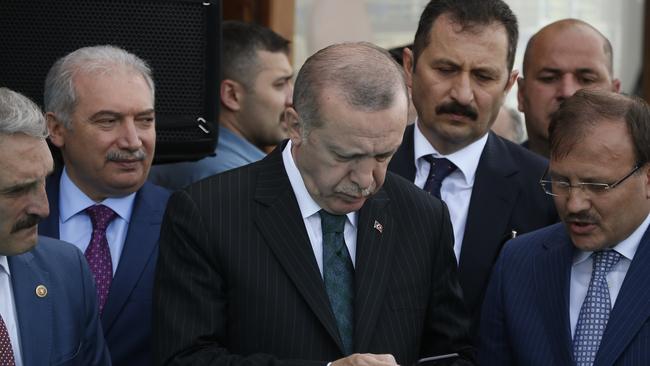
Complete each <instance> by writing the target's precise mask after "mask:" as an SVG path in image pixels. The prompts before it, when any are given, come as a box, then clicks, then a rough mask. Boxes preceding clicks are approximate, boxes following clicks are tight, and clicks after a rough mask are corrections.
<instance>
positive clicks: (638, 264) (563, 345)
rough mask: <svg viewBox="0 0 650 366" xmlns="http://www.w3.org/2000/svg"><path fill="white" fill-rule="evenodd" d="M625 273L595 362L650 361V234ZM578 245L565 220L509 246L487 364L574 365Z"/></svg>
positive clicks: (484, 341)
mask: <svg viewBox="0 0 650 366" xmlns="http://www.w3.org/2000/svg"><path fill="white" fill-rule="evenodd" d="M649 232H650V230H649V231H646V233H645V234H644V236H643V238H642V239H641V243H640V244H639V247H638V249H637V252H636V254H635V256H634V259H633V260H632V263H631V264H630V268H629V269H628V271H627V274H626V275H625V281H623V285H622V286H621V290H620V291H619V293H618V297H617V298H616V303H614V307H613V309H612V312H611V313H610V318H609V321H608V323H607V328H606V329H605V334H604V335H603V339H602V341H601V344H600V349H599V351H598V354H597V356H596V361H595V362H594V366H612V365H618V366H623V365H630V366H632V365H635V366H636V365H650V306H648V304H650V286H648V283H650V267H649V266H648V263H650V234H649ZM573 251H574V249H573V245H572V243H571V239H570V238H569V236H568V234H567V232H566V230H565V228H564V227H563V226H562V224H557V225H553V226H551V227H548V228H544V229H541V230H539V231H535V232H533V233H530V234H528V235H524V236H522V237H520V238H518V239H516V240H514V241H512V242H509V243H508V244H507V245H506V246H505V248H504V249H503V253H502V254H501V257H500V258H499V261H498V262H497V264H496V266H495V267H494V273H493V275H492V279H491V280H490V285H489V287H488V291H487V295H486V297H485V304H484V306H483V315H482V323H481V352H480V356H481V358H482V362H481V365H487V366H490V365H495V366H496V365H499V366H507V365H528V366H535V365H545V366H546V365H555V366H571V365H573V361H572V345H571V344H572V343H571V342H572V341H571V327H570V323H569V290H570V281H571V265H572V259H573Z"/></svg>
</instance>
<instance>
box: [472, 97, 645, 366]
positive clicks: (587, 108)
mask: <svg viewBox="0 0 650 366" xmlns="http://www.w3.org/2000/svg"><path fill="white" fill-rule="evenodd" d="M549 133H550V134H549V136H550V144H551V145H550V146H551V160H550V165H549V172H548V174H547V175H546V177H545V178H544V179H543V180H541V181H540V184H542V186H543V187H545V190H546V192H547V193H548V194H549V195H551V196H553V198H554V200H555V205H556V207H557V210H558V213H559V215H560V218H561V219H562V222H563V224H564V225H562V224H556V225H553V226H550V227H547V228H544V229H541V230H539V231H535V232H533V233H530V234H528V235H524V236H522V237H520V238H517V239H516V240H514V241H512V242H509V243H508V244H507V245H506V246H505V248H504V250H503V253H502V254H501V257H500V258H499V260H498V261H497V264H496V265H495V268H494V273H493V274H492V278H491V280H490V285H489V287H488V291H487V295H486V298H485V304H484V306H483V316H482V321H481V358H482V363H481V365H499V366H504V365H531V366H534V365H559V366H561V365H567V366H569V365H580V366H582V365H597V366H605V365H606V366H611V365H648V364H650V347H649V345H650V328H649V327H648V321H649V320H650V308H649V307H648V302H650V289H649V288H648V283H649V282H650V268H649V267H648V263H649V262H650V232H649V231H648V225H649V224H650V166H649V165H648V162H649V161H650V107H649V106H648V105H647V104H646V103H645V102H644V101H642V100H640V99H633V98H630V97H626V96H623V95H620V94H616V93H613V92H607V91H595V90H587V89H584V90H581V91H578V92H577V93H576V94H574V95H573V96H572V97H570V98H568V99H567V100H565V101H564V102H563V103H562V104H561V106H560V109H559V110H558V111H557V112H556V113H555V114H553V115H552V116H551V125H550V129H549Z"/></svg>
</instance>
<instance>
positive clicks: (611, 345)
mask: <svg viewBox="0 0 650 366" xmlns="http://www.w3.org/2000/svg"><path fill="white" fill-rule="evenodd" d="M648 263H650V230H646V232H645V234H644V235H643V238H642V239H641V242H640V243H639V247H638V249H637V251H636V254H635V255H634V259H633V260H632V263H631V264H630V268H629V269H628V271H627V274H626V275H625V280H624V281H623V285H622V286H621V290H620V292H619V294H618V297H617V298H616V303H614V308H613V309H612V312H611V314H610V317H609V321H608V322H607V328H606V329H605V333H604V334H603V339H602V341H601V343H600V349H599V350H598V354H597V355H596V361H595V362H594V365H613V364H614V362H615V361H616V359H618V357H619V356H620V355H621V353H623V351H624V350H625V348H626V347H627V346H628V344H629V343H630V342H631V341H632V339H634V336H635V335H636V334H637V333H638V331H639V329H640V328H641V327H642V326H643V325H644V324H645V323H646V321H647V320H648V318H649V317H650V306H648V304H650V286H648V283H649V282H650V267H648Z"/></svg>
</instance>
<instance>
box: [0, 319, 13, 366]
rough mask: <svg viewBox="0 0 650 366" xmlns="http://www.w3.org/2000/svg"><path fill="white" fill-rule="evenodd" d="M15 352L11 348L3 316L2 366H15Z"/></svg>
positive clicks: (0, 330)
mask: <svg viewBox="0 0 650 366" xmlns="http://www.w3.org/2000/svg"><path fill="white" fill-rule="evenodd" d="M15 365H16V360H15V359H14V350H13V348H11V340H10V339H9V332H8V331H7V326H6V325H5V322H4V320H2V315H0V366H15Z"/></svg>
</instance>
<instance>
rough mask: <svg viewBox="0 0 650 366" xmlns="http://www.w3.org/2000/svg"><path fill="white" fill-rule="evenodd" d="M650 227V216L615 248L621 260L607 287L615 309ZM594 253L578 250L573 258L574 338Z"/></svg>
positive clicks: (572, 321)
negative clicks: (635, 255) (638, 250)
mask: <svg viewBox="0 0 650 366" xmlns="http://www.w3.org/2000/svg"><path fill="white" fill-rule="evenodd" d="M648 225H650V215H648V217H646V219H645V220H644V221H643V223H641V225H639V227H638V228H636V230H634V232H633V233H632V234H630V236H628V237H627V238H626V239H625V240H623V241H622V242H620V243H618V244H617V245H616V246H614V248H613V249H614V250H616V251H617V252H618V253H619V254H620V255H621V259H620V260H619V261H618V263H616V265H615V266H614V267H612V269H611V270H610V271H609V273H608V274H607V285H608V287H609V298H610V303H611V305H612V309H613V308H614V304H615V303H616V298H617V297H618V293H619V291H620V290H621V286H622V285H623V280H625V275H626V274H627V270H628V269H629V268H630V264H631V263H632V259H634V254H636V250H637V248H638V247H639V243H640V242H641V238H642V237H643V234H645V232H646V230H647V229H648ZM591 253H593V252H583V251H581V250H576V251H575V254H574V256H573V265H572V266H571V289H570V291H571V292H570V296H569V317H570V321H571V337H573V336H574V333H575V331H576V325H577V324H578V317H579V316H580V308H581V307H582V303H583V302H584V301H585V297H587V290H588V289H589V282H590V281H591V272H592V269H593V259H592V257H591Z"/></svg>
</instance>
